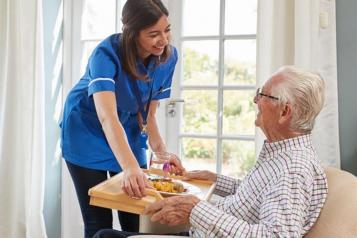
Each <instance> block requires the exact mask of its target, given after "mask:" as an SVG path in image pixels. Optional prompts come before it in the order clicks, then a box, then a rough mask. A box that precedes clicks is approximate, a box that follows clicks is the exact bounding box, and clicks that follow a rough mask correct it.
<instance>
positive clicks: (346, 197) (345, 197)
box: [305, 168, 357, 238]
mask: <svg viewBox="0 0 357 238" xmlns="http://www.w3.org/2000/svg"><path fill="white" fill-rule="evenodd" d="M325 172H326V176H327V182H328V195H327V199H326V202H325V204H324V207H323V209H322V211H321V214H320V216H319V218H318V219H317V221H316V223H315V224H314V226H313V227H312V228H311V230H310V231H309V232H308V234H307V235H306V236H305V238H319V237H324V238H336V237H343V238H356V237H357V177H355V176H354V175H352V174H350V173H348V172H345V171H342V170H339V169H335V168H325Z"/></svg>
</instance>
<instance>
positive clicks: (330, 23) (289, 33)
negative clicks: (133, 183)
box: [257, 0, 340, 167]
mask: <svg viewBox="0 0 357 238" xmlns="http://www.w3.org/2000/svg"><path fill="white" fill-rule="evenodd" d="M282 65H296V66H299V67H303V68H307V69H311V70H313V71H315V72H318V73H319V74H320V75H321V76H322V77H323V78H324V80H325V83H326V101H325V106H324V109H323V110H322V111H321V113H320V115H319V116H318V117H317V120H316V124H315V128H314V130H313V132H312V136H313V141H314V145H315V148H316V150H317V153H318V155H319V158H320V160H321V161H322V163H323V164H324V165H330V166H334V167H340V148H339V133H338V131H339V130H338V97H337V56H336V17H335V1H334V0H261V1H259V4H258V31H257V82H258V85H259V86H260V85H262V84H264V82H265V81H266V80H267V79H268V78H269V76H270V75H271V74H272V73H273V72H274V71H275V70H277V69H278V68H279V67H280V66H282ZM257 135H258V136H257V151H259V150H260V148H261V145H262V141H263V138H264V136H263V135H262V133H261V132H259V131H257Z"/></svg>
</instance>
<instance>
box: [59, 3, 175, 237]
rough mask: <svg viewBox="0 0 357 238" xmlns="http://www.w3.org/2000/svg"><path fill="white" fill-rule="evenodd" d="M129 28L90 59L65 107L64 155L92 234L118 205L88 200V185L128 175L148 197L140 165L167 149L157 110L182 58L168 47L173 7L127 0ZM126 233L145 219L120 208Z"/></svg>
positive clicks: (133, 188)
mask: <svg viewBox="0 0 357 238" xmlns="http://www.w3.org/2000/svg"><path fill="white" fill-rule="evenodd" d="M122 22H123V33H122V34H114V35H111V36H109V37H108V38H106V39H105V40H103V41H102V42H101V43H99V45H98V46H97V47H96V48H95V49H94V51H93V53H92V55H91V56H90V58H89V60H88V65H87V69H86V72H85V74H84V76H83V77H82V78H81V79H80V81H79V82H78V83H77V84H76V85H75V87H74V88H73V89H72V90H71V91H70V93H69V95H68V97H67V100H66V103H65V107H64V112H63V120H62V123H61V128H62V141H61V146H62V155H63V158H64V159H65V161H66V163H67V167H68V170H69V172H70V174H71V177H72V180H73V183H74V186H75V189H76V193H77V197H78V201H79V204H80V208H81V212H82V217H83V221H84V226H85V237H92V236H93V235H94V234H95V233H96V232H97V231H98V230H100V229H104V228H112V213H111V210H109V209H105V208H100V207H95V206H91V205H89V196H88V189H89V188H91V187H93V186H95V185H96V184H98V183H100V182H102V181H103V180H105V179H107V172H109V174H110V175H111V176H112V175H114V174H116V173H118V172H121V171H123V173H124V183H123V189H124V191H125V192H126V193H127V194H128V195H129V196H131V197H137V198H141V197H143V196H145V188H146V187H147V186H148V183H147V179H146V176H145V174H144V173H143V172H142V170H141V169H140V167H142V168H145V167H146V164H147V158H146V149H147V139H148V140H149V144H150V147H151V149H152V150H153V151H166V147H165V144H164V142H163V140H162V138H161V136H160V133H159V131H158V126H157V123H156V119H155V112H156V109H157V107H158V104H159V102H158V101H159V100H160V99H163V98H168V97H169V96H170V91H171V90H170V87H171V82H172V77H173V73H174V69H175V65H176V62H177V52H176V49H175V48H174V47H173V46H171V45H169V40H170V23H169V21H168V11H167V9H166V8H165V6H164V5H163V4H162V2H161V1H160V0H127V2H126V4H125V5H124V8H123V11H122ZM119 220H120V224H121V227H122V230H125V231H136V232H137V231H138V230H139V217H138V215H135V214H130V213H125V212H119Z"/></svg>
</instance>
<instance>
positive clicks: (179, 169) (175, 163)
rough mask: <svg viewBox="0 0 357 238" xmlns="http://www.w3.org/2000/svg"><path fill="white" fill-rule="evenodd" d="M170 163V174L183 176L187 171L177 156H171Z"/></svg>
mask: <svg viewBox="0 0 357 238" xmlns="http://www.w3.org/2000/svg"><path fill="white" fill-rule="evenodd" d="M169 163H170V174H176V175H183V174H184V173H185V172H186V170H185V168H184V167H183V166H182V163H181V160H180V159H179V157H178V156H177V155H175V154H171V156H170V158H169Z"/></svg>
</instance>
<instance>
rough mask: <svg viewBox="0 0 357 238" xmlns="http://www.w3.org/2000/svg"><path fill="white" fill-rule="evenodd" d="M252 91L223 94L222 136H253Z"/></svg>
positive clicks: (235, 91) (253, 107) (234, 91)
mask: <svg viewBox="0 0 357 238" xmlns="http://www.w3.org/2000/svg"><path fill="white" fill-rule="evenodd" d="M254 94H255V92H254V90H249V91H248V90H244V91H243V90H242V91H238V90H229V91H228V90H227V91H224V92H223V134H224V135H233V134H239V135H254V131H255V125H254V121H255V105H254V102H253V97H254Z"/></svg>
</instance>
